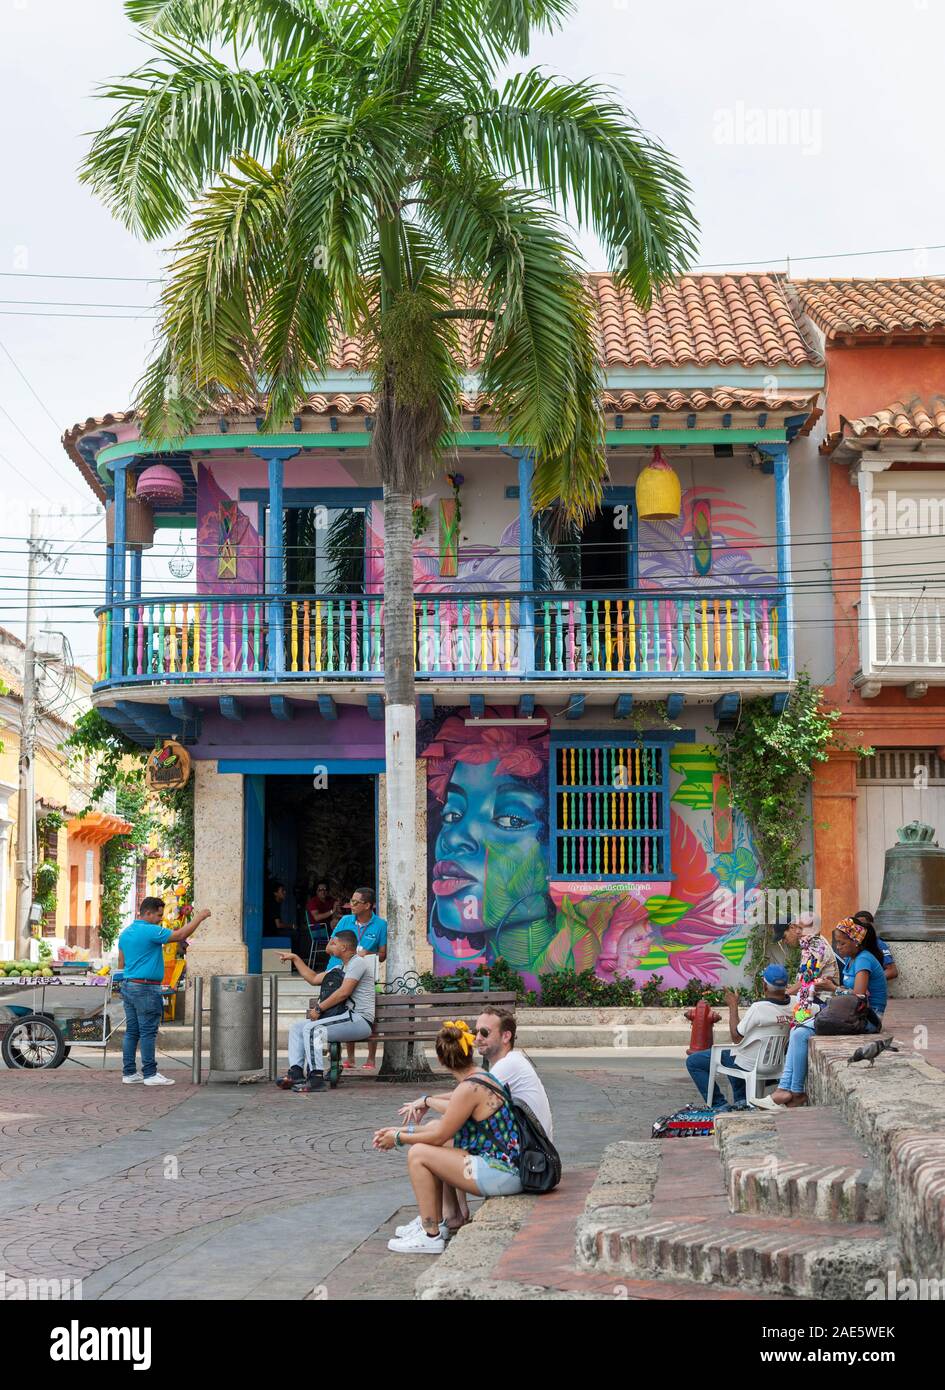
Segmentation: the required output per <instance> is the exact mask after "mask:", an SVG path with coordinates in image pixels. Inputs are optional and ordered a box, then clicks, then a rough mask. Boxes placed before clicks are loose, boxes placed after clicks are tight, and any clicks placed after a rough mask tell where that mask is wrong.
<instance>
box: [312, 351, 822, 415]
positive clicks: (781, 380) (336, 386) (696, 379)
mask: <svg viewBox="0 0 945 1390" xmlns="http://www.w3.org/2000/svg"><path fill="white" fill-rule="evenodd" d="M772 375H777V378H778V385H779V388H789V387H794V388H797V389H798V390H811V391H816V390H818V389H819V388H820V387H822V386H823V384H824V381H825V377H826V373H825V370H824V367H823V365H821V366H818V365H817V364H816V363H813V362H812V363H808V364H807V365H806V366H803V367H792V366H788V365H787V364H786V363H783V362H781V363H778V364H777V366H774V365H772V364H771V363H768V364H762V365H759V366H755V367H743V366H740V365H737V364H734V363H727V364H726V365H725V366H724V367H723V366H720V365H719V364H718V363H713V364H711V365H709V366H705V367H700V366H697V365H696V364H695V363H691V364H690V365H688V366H685V367H681V366H667V367H646V366H641V367H606V368H604V372H603V380H604V389H605V390H608V391H620V390H626V389H637V390H639V389H643V390H646V389H647V388H653V389H654V390H657V391H660V390H669V389H672V390H679V389H681V388H684V387H689V386H697V387H700V388H701V389H702V390H717V389H718V388H719V387H720V386H738V387H741V388H742V389H746V388H750V387H753V386H754V387H757V388H758V389H759V390H760V391H762V392H763V391H764V388H765V386H766V384H767V383H768V382H769V381H770V379H771V377H772ZM480 379H481V378H480V375H479V373H478V372H465V373H464V374H463V377H462V384H463V390H464V392H466V394H467V395H475V394H476V393H477V392H478V391H479V386H480ZM305 389H306V390H307V391H309V392H311V393H313V394H314V393H316V392H317V393H318V394H320V395H326V396H327V395H331V394H333V393H335V392H338V393H340V394H344V395H358V394H362V393H370V392H373V390H374V378H373V377H372V376H371V373H370V372H344V371H328V372H325V373H323V375H321V376H318V377H311V378H310V379H309V380H308V381H306V383H305ZM769 408H770V407H769ZM776 408H779V407H776Z"/></svg>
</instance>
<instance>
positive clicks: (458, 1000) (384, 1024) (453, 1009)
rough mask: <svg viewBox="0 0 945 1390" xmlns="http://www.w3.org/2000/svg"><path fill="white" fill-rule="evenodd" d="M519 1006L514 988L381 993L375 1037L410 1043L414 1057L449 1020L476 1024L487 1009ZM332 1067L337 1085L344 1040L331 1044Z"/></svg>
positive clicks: (330, 1078) (332, 1083)
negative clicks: (454, 991)
mask: <svg viewBox="0 0 945 1390" xmlns="http://www.w3.org/2000/svg"><path fill="white" fill-rule="evenodd" d="M485 1008H491V1009H509V1010H512V1011H514V1009H515V992H514V991H513V990H497V989H492V990H475V991H472V992H470V993H467V994H460V993H456V994H450V993H442V994H379V995H378V996H377V1011H376V1013H375V1016H374V1032H373V1033H372V1034H371V1039H372V1040H374V1039H377V1040H379V1041H380V1042H385V1043H386V1042H406V1043H409V1044H410V1053H411V1056H413V1055H415V1051H414V1049H415V1048H416V1047H417V1046H418V1045H419V1046H420V1048H421V1052H422V1048H423V1044H424V1043H426V1042H432V1041H433V1040H434V1038H435V1037H436V1035H437V1033H439V1031H440V1029H441V1028H442V1026H443V1024H444V1023H445V1022H446V1020H447V1019H456V1018H462V1019H465V1020H466V1022H467V1023H468V1024H469V1026H470V1029H472V1030H473V1031H475V1029H474V1027H473V1023H474V1020H475V1019H476V1017H477V1016H478V1015H479V1014H481V1013H482V1011H483V1009H485ZM329 1051H330V1054H331V1066H330V1068H329V1074H328V1084H329V1085H330V1086H331V1087H332V1088H334V1087H335V1086H337V1085H338V1081H339V1079H340V1077H341V1043H340V1042H333V1043H331V1044H330V1047H329Z"/></svg>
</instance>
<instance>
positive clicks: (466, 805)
mask: <svg viewBox="0 0 945 1390" xmlns="http://www.w3.org/2000/svg"><path fill="white" fill-rule="evenodd" d="M497 767H498V759H497V760H495V761H493V762H488V763H461V762H458V763H457V764H456V766H455V768H454V770H453V773H452V776H451V777H450V781H449V784H448V786H447V789H446V800H445V802H444V804H443V809H442V812H441V813H440V831H439V834H438V835H437V838H436V846H435V853H436V863H435V864H434V866H433V882H432V888H433V893H434V895H435V898H436V914H437V918H438V920H439V922H440V923H441V925H442V926H444V927H448V928H449V929H450V930H451V931H457V932H465V933H470V934H472V933H480V932H485V931H492V930H494V929H495V927H496V925H497V923H494V922H489V921H488V920H487V910H486V885H487V879H488V875H489V873H490V872H498V871H499V870H498V869H497V867H496V865H497V861H499V860H501V863H502V870H501V872H503V873H504V874H507V873H508V869H509V866H510V865H511V867H512V869H513V871H514V867H515V866H517V865H523V864H524V863H525V861H527V860H529V859H535V858H538V859H541V858H543V850H542V847H541V839H542V836H543V835H544V830H545V816H546V809H545V803H544V798H543V797H542V796H541V794H540V793H539V792H537V791H536V790H535V789H534V788H532V787H530V786H529V785H528V783H527V782H525V781H524V780H522V779H521V778H519V777H514V776H511V775H509V774H508V773H498V772H497ZM533 913H534V903H533V902H531V903H529V902H528V900H527V895H526V898H524V899H523V911H522V916H521V918H520V919H518V920H528V918H529V917H530V916H531V915H533ZM515 920H516V918H515V914H514V909H513V912H512V914H511V915H510V916H509V917H508V918H507V919H506V920H505V921H504V922H503V925H512V924H513V923H514V922H515Z"/></svg>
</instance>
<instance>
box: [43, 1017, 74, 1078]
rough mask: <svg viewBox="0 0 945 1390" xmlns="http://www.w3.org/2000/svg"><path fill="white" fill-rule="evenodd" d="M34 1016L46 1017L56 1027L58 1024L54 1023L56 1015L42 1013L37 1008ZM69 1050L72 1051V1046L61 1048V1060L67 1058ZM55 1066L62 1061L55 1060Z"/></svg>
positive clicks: (59, 1064)
mask: <svg viewBox="0 0 945 1390" xmlns="http://www.w3.org/2000/svg"><path fill="white" fill-rule="evenodd" d="M36 1017H37V1018H48V1019H49V1021H50V1023H52V1024H53V1025H54V1026H55V1027H56V1028H59V1024H58V1023H56V1015H55V1014H47V1013H43V1012H41V1011H40V1010H39V1009H37V1011H36ZM59 1031H60V1032H62V1029H59ZM71 1051H72V1048H71V1047H68V1046H67V1047H65V1048H63V1052H62V1061H63V1062H64V1061H66V1059H67V1058H68V1056H69V1053H70V1052H71ZM56 1066H62V1062H57V1063H56Z"/></svg>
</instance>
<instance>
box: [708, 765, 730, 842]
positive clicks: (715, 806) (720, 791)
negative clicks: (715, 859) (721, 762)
mask: <svg viewBox="0 0 945 1390" xmlns="http://www.w3.org/2000/svg"><path fill="white" fill-rule="evenodd" d="M734 830H735V821H734V816H733V814H732V790H731V788H730V786H729V784H728V778H727V777H723V776H722V775H721V774H720V773H718V772H717V773H716V774H715V776H714V777H713V778H712V847H713V849H714V850H715V851H716V853H717V854H729V853H731V850H732V846H733V836H734Z"/></svg>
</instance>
